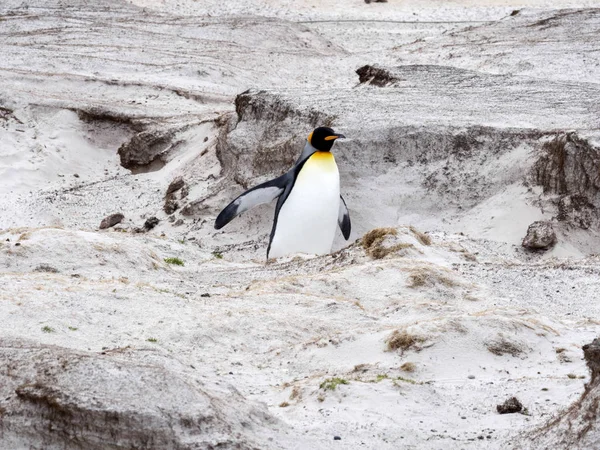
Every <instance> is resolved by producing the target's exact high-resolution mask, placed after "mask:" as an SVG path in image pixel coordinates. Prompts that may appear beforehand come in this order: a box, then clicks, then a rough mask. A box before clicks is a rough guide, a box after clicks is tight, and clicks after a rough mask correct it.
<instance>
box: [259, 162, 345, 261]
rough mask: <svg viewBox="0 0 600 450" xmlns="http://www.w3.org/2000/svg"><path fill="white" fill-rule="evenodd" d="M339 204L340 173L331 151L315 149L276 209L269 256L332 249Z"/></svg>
mask: <svg viewBox="0 0 600 450" xmlns="http://www.w3.org/2000/svg"><path fill="white" fill-rule="evenodd" d="M339 207H340V174H339V171H338V168H337V165H336V163H335V158H334V157H333V155H332V154H331V153H330V152H316V153H314V154H313V155H312V156H311V157H310V158H309V159H308V161H306V163H305V164H304V166H303V167H302V169H301V170H300V173H299V174H298V177H297V179H296V183H295V184H294V187H293V189H292V192H290V195H289V196H288V198H287V199H286V201H285V203H284V204H283V206H282V207H281V210H280V211H279V217H278V219H277V225H276V228H275V234H274V236H273V240H272V242H271V250H270V252H269V257H271V258H278V257H280V256H284V255H289V254H292V253H309V254H315V255H324V254H327V253H329V252H330V251H331V245H332V244H333V238H334V237H335V230H336V228H337V219H338V211H339Z"/></svg>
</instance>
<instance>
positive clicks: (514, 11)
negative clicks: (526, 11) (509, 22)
mask: <svg viewBox="0 0 600 450" xmlns="http://www.w3.org/2000/svg"><path fill="white" fill-rule="evenodd" d="M520 12H521V10H520V9H515V10H513V12H511V13H510V15H511V16H516V15H517V14H519V13H520Z"/></svg>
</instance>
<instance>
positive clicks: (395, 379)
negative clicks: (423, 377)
mask: <svg viewBox="0 0 600 450" xmlns="http://www.w3.org/2000/svg"><path fill="white" fill-rule="evenodd" d="M398 381H402V382H404V383H409V384H421V383H419V382H418V381H415V380H411V379H410V378H404V377H396V378H394V384H397V382H398Z"/></svg>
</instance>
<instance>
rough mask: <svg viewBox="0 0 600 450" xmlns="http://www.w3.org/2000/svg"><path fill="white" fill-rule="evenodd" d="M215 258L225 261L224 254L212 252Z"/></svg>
mask: <svg viewBox="0 0 600 450" xmlns="http://www.w3.org/2000/svg"><path fill="white" fill-rule="evenodd" d="M212 254H213V256H214V257H215V258H217V259H223V253H221V252H217V251H214V252H212Z"/></svg>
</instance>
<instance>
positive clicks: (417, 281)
mask: <svg viewBox="0 0 600 450" xmlns="http://www.w3.org/2000/svg"><path fill="white" fill-rule="evenodd" d="M436 284H442V285H444V286H447V287H453V286H456V285H457V283H456V281H454V280H453V279H451V278H450V277H447V276H446V275H443V274H441V273H438V272H437V271H435V270H433V269H431V268H429V267H419V268H416V269H413V270H412V271H411V272H410V274H409V275H408V287H411V288H418V287H423V286H426V285H431V286H433V285H436Z"/></svg>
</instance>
